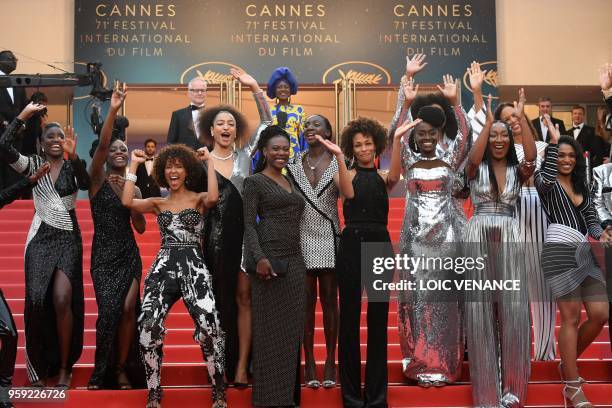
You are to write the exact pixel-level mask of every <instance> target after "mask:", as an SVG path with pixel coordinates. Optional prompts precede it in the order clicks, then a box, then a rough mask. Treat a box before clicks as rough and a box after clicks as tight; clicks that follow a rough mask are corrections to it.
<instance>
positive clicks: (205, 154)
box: [196, 146, 210, 162]
mask: <svg viewBox="0 0 612 408" xmlns="http://www.w3.org/2000/svg"><path fill="white" fill-rule="evenodd" d="M196 156H198V159H200V160H201V161H203V162H207V161H208V160H209V159H210V152H209V151H208V148H207V147H206V146H204V147H200V148H199V149H198V150H196Z"/></svg>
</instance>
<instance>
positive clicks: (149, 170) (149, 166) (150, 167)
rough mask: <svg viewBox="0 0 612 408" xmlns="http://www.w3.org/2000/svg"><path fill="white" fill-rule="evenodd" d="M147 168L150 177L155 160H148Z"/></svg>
mask: <svg viewBox="0 0 612 408" xmlns="http://www.w3.org/2000/svg"><path fill="white" fill-rule="evenodd" d="M145 168H146V169H147V174H148V175H149V176H150V175H151V172H152V171H153V160H146V161H145Z"/></svg>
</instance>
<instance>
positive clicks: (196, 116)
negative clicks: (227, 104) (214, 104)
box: [190, 103, 204, 140]
mask: <svg viewBox="0 0 612 408" xmlns="http://www.w3.org/2000/svg"><path fill="white" fill-rule="evenodd" d="M190 106H196V105H194V104H193V103H192V104H190ZM203 108H204V105H202V106H200V109H196V110H192V111H191V117H192V118H193V129H194V130H195V134H196V137H197V138H198V140H200V129H198V124H199V123H200V112H201V111H202V109H203Z"/></svg>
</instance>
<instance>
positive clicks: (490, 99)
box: [486, 94, 494, 123]
mask: <svg viewBox="0 0 612 408" xmlns="http://www.w3.org/2000/svg"><path fill="white" fill-rule="evenodd" d="M492 104H493V96H491V94H489V96H487V113H486V118H487V119H486V121H487V123H493V121H494V118H493V109H492V107H491V105H492Z"/></svg>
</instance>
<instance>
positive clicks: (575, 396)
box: [563, 380, 594, 408]
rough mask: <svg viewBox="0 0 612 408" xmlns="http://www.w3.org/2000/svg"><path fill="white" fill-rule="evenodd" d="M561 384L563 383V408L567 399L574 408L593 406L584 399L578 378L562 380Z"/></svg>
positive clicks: (590, 407)
mask: <svg viewBox="0 0 612 408" xmlns="http://www.w3.org/2000/svg"><path fill="white" fill-rule="evenodd" d="M563 384H565V387H563V406H564V407H565V408H567V401H568V400H569V402H570V403H571V404H572V405H571V406H572V407H574V408H594V406H593V404H591V403H590V402H589V400H587V399H586V396H585V395H584V392H583V391H582V385H581V383H580V381H579V380H574V381H563ZM570 384H574V385H570Z"/></svg>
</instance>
